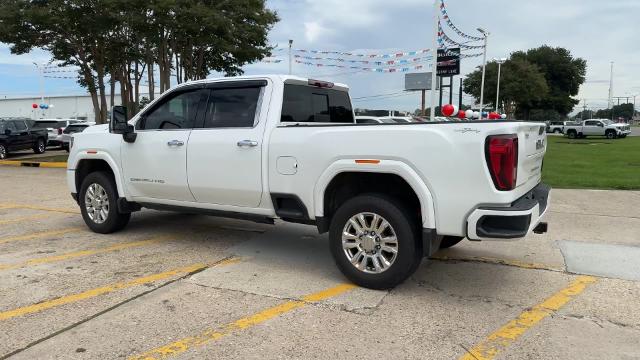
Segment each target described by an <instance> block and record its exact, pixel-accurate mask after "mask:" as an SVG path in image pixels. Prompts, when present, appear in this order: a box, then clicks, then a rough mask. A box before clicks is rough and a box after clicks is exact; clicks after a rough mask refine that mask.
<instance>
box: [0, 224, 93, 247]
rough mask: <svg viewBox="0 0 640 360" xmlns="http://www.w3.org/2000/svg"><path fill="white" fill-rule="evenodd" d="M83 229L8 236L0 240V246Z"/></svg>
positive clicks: (75, 228)
mask: <svg viewBox="0 0 640 360" xmlns="http://www.w3.org/2000/svg"><path fill="white" fill-rule="evenodd" d="M83 229H84V228H81V227H71V228H65V229H58V230H49V231H41V232H37V233H31V234H27V235H18V236H9V237H6V238H0V244H6V243H9V242H15V241H26V240H37V239H42V238H48V237H54V236H57V235H64V234H68V233H72V232H78V231H81V230H83Z"/></svg>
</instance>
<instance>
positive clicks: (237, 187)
mask: <svg viewBox="0 0 640 360" xmlns="http://www.w3.org/2000/svg"><path fill="white" fill-rule="evenodd" d="M207 86H208V87H209V89H208V92H209V94H208V102H207V110H206V112H205V116H204V118H203V119H202V122H201V124H200V126H198V128H196V129H194V130H193V132H192V133H191V137H190V138H189V152H188V154H187V165H188V170H187V173H188V179H189V188H190V189H191V192H192V193H193V196H194V197H195V198H196V201H198V202H201V203H207V204H219V205H234V206H241V207H251V208H255V207H258V206H259V204H260V200H261V198H262V152H263V151H265V144H264V143H263V141H262V139H263V135H264V130H265V125H266V124H265V123H266V112H267V110H268V106H266V104H264V103H263V100H264V99H268V98H269V96H266V92H267V91H271V86H268V83H267V81H266V80H252V81H246V80H245V81H239V82H220V83H213V84H209V85H207ZM261 115H264V116H261ZM260 119H263V120H262V121H260Z"/></svg>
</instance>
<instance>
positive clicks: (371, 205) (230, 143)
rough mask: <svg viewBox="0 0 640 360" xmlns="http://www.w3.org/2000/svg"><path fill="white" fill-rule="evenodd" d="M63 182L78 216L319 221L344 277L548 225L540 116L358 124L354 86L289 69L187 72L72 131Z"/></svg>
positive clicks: (371, 283) (384, 280) (378, 283)
mask: <svg viewBox="0 0 640 360" xmlns="http://www.w3.org/2000/svg"><path fill="white" fill-rule="evenodd" d="M71 146H72V147H71V152H70V156H69V161H68V171H67V181H68V186H69V189H70V191H71V193H72V196H73V197H74V198H75V199H76V200H77V202H78V204H79V206H80V209H81V212H82V216H83V218H84V221H85V223H86V224H87V226H88V227H89V228H91V229H92V230H93V231H95V232H99V233H110V232H114V231H117V230H121V229H122V228H124V227H125V225H126V224H127V223H128V221H129V218H130V216H131V213H132V212H134V211H137V210H139V209H141V208H150V209H158V210H171V211H181V212H188V213H201V214H209V215H215V216H226V217H233V218H240V219H247V220H253V221H258V222H266V223H273V222H274V220H275V219H281V220H284V221H289V222H296V223H303V224H309V225H315V226H316V227H317V228H318V231H319V232H320V233H325V232H328V233H329V243H330V250H331V252H332V254H333V257H334V259H335V262H336V264H337V266H338V267H339V268H340V270H341V271H342V272H343V273H344V274H345V276H346V277H347V278H349V279H350V280H352V281H353V282H354V283H356V284H359V285H362V286H365V287H370V288H378V289H383V288H389V287H393V286H395V285H396V284H398V283H400V282H402V281H403V280H405V279H406V278H407V277H408V276H409V275H411V274H412V273H413V272H414V271H415V269H416V268H417V267H418V265H419V264H420V262H421V261H422V258H423V257H424V256H429V255H431V254H433V253H434V252H435V251H437V250H438V249H440V248H443V247H449V246H453V245H455V244H456V243H458V242H459V241H460V240H462V239H463V238H464V237H466V238H468V239H469V240H473V241H480V240H504V239H518V238H522V237H524V236H525V235H527V234H528V233H529V232H531V231H534V232H544V231H546V223H544V222H543V216H544V215H545V213H546V211H547V209H548V205H549V200H548V197H549V187H547V186H545V185H543V184H542V183H541V169H542V160H543V157H544V154H545V151H546V134H545V126H544V124H539V123H526V122H511V121H504V120H499V121H477V122H442V123H439V122H432V123H403V124H399V123H395V124H393V123H390V124H357V123H356V122H355V120H354V114H353V110H352V106H351V101H350V98H349V93H348V88H347V86H345V85H342V84H334V83H330V82H324V81H318V80H310V79H305V78H299V77H294V76H282V75H270V76H250V77H236V78H223V79H215V80H213V79H210V80H203V81H195V82H190V83H187V84H183V85H180V86H177V87H175V88H174V89H172V90H170V91H168V92H166V93H165V94H163V95H162V96H161V97H159V98H158V99H156V100H155V101H153V102H152V103H151V104H149V105H148V106H147V107H146V108H145V109H144V110H143V111H142V112H141V113H139V114H137V115H136V116H134V117H133V118H132V119H130V120H127V116H126V109H124V108H122V107H114V108H113V109H112V119H111V122H110V124H109V126H107V125H99V126H92V127H89V128H88V129H86V130H85V131H84V132H82V133H78V134H75V135H74V138H73V142H72V145H71Z"/></svg>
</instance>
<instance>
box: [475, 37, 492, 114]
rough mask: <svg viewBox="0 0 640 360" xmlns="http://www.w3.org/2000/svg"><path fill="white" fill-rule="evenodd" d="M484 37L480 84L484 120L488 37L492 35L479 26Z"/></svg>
mask: <svg viewBox="0 0 640 360" xmlns="http://www.w3.org/2000/svg"><path fill="white" fill-rule="evenodd" d="M478 31H479V32H480V33H481V34H482V36H483V37H484V53H483V55H482V83H481V84H480V120H482V107H483V106H484V74H485V71H486V68H487V39H488V38H489V35H491V34H490V33H489V32H488V31H487V30H485V29H483V28H478Z"/></svg>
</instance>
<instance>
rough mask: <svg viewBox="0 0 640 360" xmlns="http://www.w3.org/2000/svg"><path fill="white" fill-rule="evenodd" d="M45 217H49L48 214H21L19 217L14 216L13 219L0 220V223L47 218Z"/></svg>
mask: <svg viewBox="0 0 640 360" xmlns="http://www.w3.org/2000/svg"><path fill="white" fill-rule="evenodd" d="M47 217H49V214H40V215H31V216H23V217H19V218H15V219H9V220H0V225H6V224H14V223H19V222H23V221H30V220H38V219H44V218H47Z"/></svg>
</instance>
